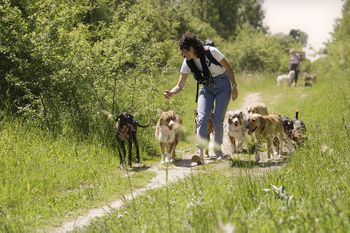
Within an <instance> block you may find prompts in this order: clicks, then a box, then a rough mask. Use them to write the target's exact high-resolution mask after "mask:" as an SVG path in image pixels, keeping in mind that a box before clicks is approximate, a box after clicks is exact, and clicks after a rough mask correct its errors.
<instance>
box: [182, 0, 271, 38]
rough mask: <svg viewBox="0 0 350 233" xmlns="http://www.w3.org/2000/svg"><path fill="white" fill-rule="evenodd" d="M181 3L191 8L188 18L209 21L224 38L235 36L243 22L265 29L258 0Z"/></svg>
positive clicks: (214, 0)
mask: <svg viewBox="0 0 350 233" xmlns="http://www.w3.org/2000/svg"><path fill="white" fill-rule="evenodd" d="M183 3H184V4H185V5H186V6H187V7H188V8H189V9H191V19H190V20H192V18H193V16H194V17H197V18H199V19H200V20H202V21H204V22H206V23H209V25H210V26H211V27H213V28H214V29H215V30H216V31H217V32H218V33H219V35H220V36H221V37H223V38H225V39H228V38H230V37H235V36H236V35H237V34H238V29H239V28H240V27H241V26H242V25H244V24H249V25H251V26H252V27H253V28H254V29H256V30H260V31H264V30H265V29H264V28H263V25H262V20H263V18H264V13H263V10H262V2H261V1H260V0H249V1H242V0H220V1H217V0H192V1H183ZM199 26H200V25H199Z"/></svg>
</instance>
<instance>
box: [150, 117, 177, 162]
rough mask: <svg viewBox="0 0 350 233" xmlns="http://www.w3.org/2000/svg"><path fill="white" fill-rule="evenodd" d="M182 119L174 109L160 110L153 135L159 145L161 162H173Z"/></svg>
mask: <svg viewBox="0 0 350 233" xmlns="http://www.w3.org/2000/svg"><path fill="white" fill-rule="evenodd" d="M181 127H182V120H181V118H180V116H179V115H178V114H177V113H176V112H174V111H167V112H162V113H160V114H159V119H158V121H157V124H156V131H155V136H156V139H157V141H159V145H160V153H161V157H162V159H161V163H168V162H170V163H173V162H175V159H176V154H175V150H176V146H177V144H178V143H179V138H180V133H181V132H180V131H181Z"/></svg>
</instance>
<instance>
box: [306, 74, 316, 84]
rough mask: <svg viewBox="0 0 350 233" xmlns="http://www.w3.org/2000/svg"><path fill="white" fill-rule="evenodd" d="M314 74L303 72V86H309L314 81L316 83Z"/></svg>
mask: <svg viewBox="0 0 350 233" xmlns="http://www.w3.org/2000/svg"><path fill="white" fill-rule="evenodd" d="M316 81H317V80H316V75H312V74H309V73H307V72H304V86H306V87H308V86H309V87H310V86H312V85H313V84H314V83H316Z"/></svg>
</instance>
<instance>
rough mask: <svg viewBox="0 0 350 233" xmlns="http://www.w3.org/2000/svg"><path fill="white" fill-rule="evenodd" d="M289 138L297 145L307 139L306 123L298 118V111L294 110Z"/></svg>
mask: <svg viewBox="0 0 350 233" xmlns="http://www.w3.org/2000/svg"><path fill="white" fill-rule="evenodd" d="M291 138H292V140H293V141H295V142H296V143H297V144H299V145H300V144H301V143H303V142H304V141H305V140H306V139H307V136H306V125H305V123H304V122H303V121H302V120H299V111H296V112H295V120H294V121H293V130H292V132H291Z"/></svg>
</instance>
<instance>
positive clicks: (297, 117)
mask: <svg viewBox="0 0 350 233" xmlns="http://www.w3.org/2000/svg"><path fill="white" fill-rule="evenodd" d="M295 119H297V120H299V110H298V109H297V111H296V112H295Z"/></svg>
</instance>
